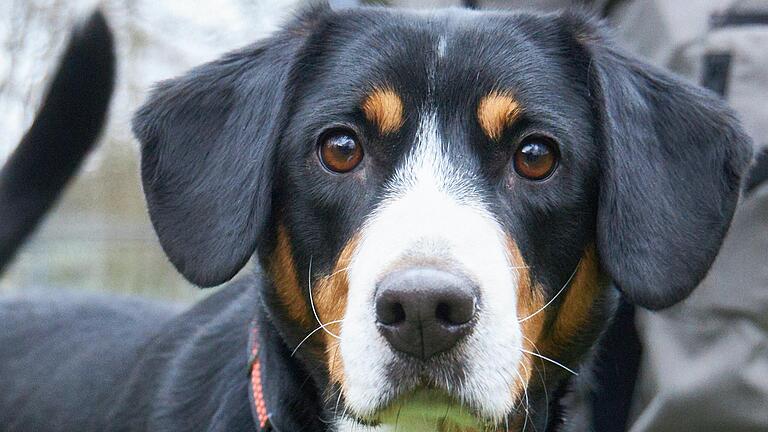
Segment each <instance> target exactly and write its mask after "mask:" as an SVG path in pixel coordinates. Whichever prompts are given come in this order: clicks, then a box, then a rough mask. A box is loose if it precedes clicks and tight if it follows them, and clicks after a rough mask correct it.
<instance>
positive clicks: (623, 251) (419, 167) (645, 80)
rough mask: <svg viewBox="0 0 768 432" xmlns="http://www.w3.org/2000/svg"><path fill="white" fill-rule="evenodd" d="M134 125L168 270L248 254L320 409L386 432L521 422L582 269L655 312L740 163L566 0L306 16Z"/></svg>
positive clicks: (698, 247)
mask: <svg viewBox="0 0 768 432" xmlns="http://www.w3.org/2000/svg"><path fill="white" fill-rule="evenodd" d="M136 131H137V135H138V136H139V138H140V139H141V140H142V142H143V144H144V147H143V167H142V168H143V175H144V181H145V188H146V192H147V196H148V203H149V206H150V212H151V215H152V218H153V222H154V223H155V226H156V228H157V231H158V234H159V236H160V239H161V241H162V242H163V246H164V247H165V249H166V251H167V252H168V254H169V256H170V258H171V259H172V261H173V262H174V264H176V265H177V267H178V268H179V269H180V270H181V271H182V272H183V273H184V274H185V275H186V276H187V277H188V278H190V280H192V281H194V282H196V283H199V284H202V285H212V284H217V283H221V282H223V281H225V280H227V279H229V278H230V277H231V276H232V275H233V274H234V273H235V272H236V271H238V270H239V269H240V267H242V265H243V264H244V262H245V261H246V260H247V259H248V257H249V256H250V255H251V254H252V253H253V252H254V249H256V250H258V255H259V258H260V261H261V263H262V265H263V267H264V268H265V269H266V270H267V272H268V274H269V275H270V276H271V278H272V280H273V282H274V284H273V286H271V287H270V288H269V289H267V292H265V293H263V294H264V298H265V299H266V300H267V301H266V303H267V304H268V307H269V308H270V310H271V314H272V316H274V317H275V318H274V319H275V321H276V325H277V326H278V327H279V328H280V329H281V333H282V334H283V335H284V338H285V339H286V343H287V344H288V345H289V346H291V347H296V346H298V345H299V344H304V345H303V346H302V347H300V349H299V350H298V351H297V352H296V354H297V355H298V357H299V358H301V361H302V362H303V364H305V366H306V367H307V369H309V370H310V373H311V374H312V375H313V376H314V377H315V380H316V381H317V382H316V385H318V386H320V387H322V389H321V390H322V391H323V392H324V395H325V396H326V399H327V400H328V401H329V402H328V409H329V411H331V413H332V414H337V413H338V418H337V420H340V419H341V417H342V415H341V413H344V415H343V417H344V418H347V419H350V420H348V421H351V422H359V423H365V424H384V425H386V424H394V423H399V424H401V425H410V426H407V427H409V428H410V429H407V430H422V429H424V430H485V429H486V428H488V429H494V428H496V427H499V426H503V427H505V428H507V429H515V428H516V429H521V428H522V429H525V427H526V425H527V424H528V423H529V422H530V424H531V425H535V426H537V427H540V426H539V425H541V426H543V425H544V424H545V423H546V422H547V419H546V413H547V393H546V392H547V388H549V389H550V391H551V390H552V389H553V388H555V387H557V385H558V384H559V383H560V382H561V381H562V380H563V378H564V377H566V376H568V375H569V374H571V373H573V372H574V371H573V370H574V369H578V365H579V362H580V360H582V358H583V356H584V354H585V353H586V352H587V350H588V349H589V347H590V346H591V345H592V344H593V343H594V342H595V340H596V338H597V337H598V335H599V332H600V330H601V328H602V325H603V324H604V323H605V321H606V320H607V318H608V315H609V314H610V311H611V307H612V304H613V300H614V293H615V292H616V291H615V290H612V289H608V288H607V287H606V285H607V282H608V281H610V280H612V281H614V282H615V283H616V285H617V286H618V287H619V288H620V289H621V290H622V291H623V292H624V294H625V295H626V296H627V297H628V298H629V299H631V300H633V301H635V302H636V303H638V304H640V305H641V306H646V307H651V308H658V307H663V306H667V305H669V304H672V303H674V302H676V301H678V300H680V299H681V298H683V297H684V296H685V295H686V294H687V293H688V292H689V291H690V290H691V289H692V288H693V287H694V286H695V285H696V283H697V282H698V281H699V279H700V278H701V277H703V274H704V273H705V272H706V270H707V268H708V266H709V264H710V262H711V260H712V259H713V257H714V254H715V253H716V250H717V247H718V246H719V243H720V241H721V239H722V236H723V234H724V232H725V230H726V228H727V225H728V222H729V219H730V214H731V212H732V210H733V206H734V204H735V200H736V195H737V189H738V178H739V173H740V171H741V168H742V167H743V165H744V164H745V160H746V156H745V154H746V150H745V145H746V144H745V143H746V140H745V139H744V137H743V135H742V133H741V132H740V130H739V129H738V126H737V125H736V124H735V122H734V120H733V119H732V118H731V117H730V114H729V113H728V112H727V111H726V110H725V109H724V108H723V107H722V106H721V105H719V104H718V103H717V102H716V101H714V100H712V99H711V98H710V96H708V95H706V94H704V93H703V92H700V91H698V90H696V89H693V88H691V87H689V86H686V85H683V84H681V83H679V82H677V81H674V80H672V79H670V78H668V77H667V76H665V75H663V74H661V73H659V72H657V71H654V70H649V69H647V68H645V67H644V66H641V65H638V64H637V63H635V62H632V61H630V60H627V59H626V58H624V57H622V56H621V55H620V54H619V53H617V52H616V51H615V50H613V49H612V48H610V47H609V46H607V45H606V42H605V41H604V40H603V38H602V36H601V35H600V32H599V30H597V29H596V28H595V27H594V26H593V25H592V24H591V23H589V22H588V21H586V20H583V19H581V18H579V17H577V16H569V15H566V16H555V15H553V16H533V15H512V14H483V13H473V12H468V11H460V10H454V11H447V12H440V13H430V14H418V13H404V12H393V11H387V10H381V9H372V10H358V11H347V12H340V13H333V12H330V11H328V10H312V11H309V12H307V13H305V14H304V16H303V18H300V19H298V20H297V21H296V22H294V23H293V24H291V25H290V26H288V27H287V28H286V30H285V31H283V32H281V33H279V34H277V35H276V36H274V37H273V38H272V39H270V40H268V41H266V42H263V43H261V44H259V45H257V46H255V47H251V48H248V49H246V50H243V51H240V52H237V53H235V54H232V55H230V56H229V57H227V58H225V59H224V60H221V61H219V62H216V63H212V64H210V65H206V66H204V67H202V68H200V69H198V70H196V71H193V72H192V73H191V74H190V75H188V76H187V77H184V78H181V79H179V80H176V81H171V82H169V83H167V84H165V85H164V86H163V87H161V88H160V90H158V91H157V92H156V93H155V95H154V96H153V99H152V101H151V102H150V103H149V104H147V106H145V108H144V109H143V110H142V111H141V112H140V113H139V115H138V116H137V120H136ZM310 333H312V337H310V338H309V339H307V338H306V336H307V335H308V334H310ZM318 370H320V371H321V372H317V371H318ZM531 407H535V413H534V412H532V411H533V410H534V409H533V408H531ZM494 430H495V429H494Z"/></svg>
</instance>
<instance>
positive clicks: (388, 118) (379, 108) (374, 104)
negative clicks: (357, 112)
mask: <svg viewBox="0 0 768 432" xmlns="http://www.w3.org/2000/svg"><path fill="white" fill-rule="evenodd" d="M363 112H364V113H365V117H366V118H367V119H368V121H370V122H372V123H374V124H376V126H377V127H378V128H379V132H381V134H382V135H386V134H389V133H392V132H396V131H397V130H398V129H400V127H402V126H403V121H404V120H403V100H402V99H401V98H400V96H399V95H398V94H397V93H395V91H394V90H392V89H389V88H383V89H375V90H374V91H373V92H371V94H369V95H368V97H366V98H365V100H364V101H363Z"/></svg>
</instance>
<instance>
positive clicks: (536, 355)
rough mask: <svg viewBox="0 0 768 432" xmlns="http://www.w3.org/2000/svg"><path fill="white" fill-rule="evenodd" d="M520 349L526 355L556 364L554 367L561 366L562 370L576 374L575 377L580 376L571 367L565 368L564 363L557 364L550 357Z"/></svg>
mask: <svg viewBox="0 0 768 432" xmlns="http://www.w3.org/2000/svg"><path fill="white" fill-rule="evenodd" d="M518 349H519V350H520V351H522V352H524V353H526V354H530V355H532V356H534V357H538V358H540V359H542V360H546V361H548V362H550V363H552V364H554V365H556V366H560V367H561V368H563V369H565V370H566V371H568V372H570V373H572V374H574V375H575V376H578V375H579V374H578V373H576V372H575V371H574V370H573V369H571V368H569V367H567V366H564V365H563V364H562V363H559V362H557V361H555V360H552V359H551V358H549V357H546V356H543V355H541V354H538V353H535V352H533V351H528V350H526V349H523V348H518Z"/></svg>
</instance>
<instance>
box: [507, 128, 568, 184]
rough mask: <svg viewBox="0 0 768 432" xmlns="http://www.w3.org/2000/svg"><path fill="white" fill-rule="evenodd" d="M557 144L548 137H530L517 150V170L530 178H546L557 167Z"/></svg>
mask: <svg viewBox="0 0 768 432" xmlns="http://www.w3.org/2000/svg"><path fill="white" fill-rule="evenodd" d="M557 160H558V154H557V145H556V144H555V142H554V141H552V140H551V139H549V138H546V137H539V136H532V137H528V138H526V139H525V140H523V142H522V143H521V144H520V145H519V146H518V147H517V150H516V151H515V171H516V172H517V173H518V174H519V175H520V176H521V177H524V178H527V179H529V180H544V179H545V178H547V177H549V176H550V175H551V174H552V172H554V171H555V168H557Z"/></svg>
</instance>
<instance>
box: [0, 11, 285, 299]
mask: <svg viewBox="0 0 768 432" xmlns="http://www.w3.org/2000/svg"><path fill="white" fill-rule="evenodd" d="M296 3H297V0H198V1H194V2H191V1H186V0H163V1H145V0H104V1H100V2H95V1H93V0H0V130H2V131H3V133H2V134H0V165H2V162H4V161H5V159H6V158H7V157H8V156H9V154H10V152H11V151H12V150H13V149H14V147H15V146H16V145H17V144H18V142H19V141H20V139H21V137H22V135H23V134H24V132H25V130H26V129H27V128H28V127H29V125H30V123H31V122H32V118H33V117H34V115H35V112H36V110H37V108H38V106H39V103H40V100H41V98H42V96H43V93H44V92H45V88H46V84H47V82H48V81H49V77H50V74H51V73H52V72H53V68H54V67H55V66H56V59H57V57H58V56H59V55H60V53H61V51H62V50H63V48H64V44H65V43H66V40H67V38H68V35H69V33H70V31H71V30H72V28H73V27H74V26H75V25H76V24H77V23H78V22H79V21H80V20H81V19H82V18H83V17H85V16H87V14H88V12H89V11H90V10H91V9H93V8H94V7H96V6H99V7H101V8H103V9H104V11H105V13H106V15H107V17H108V19H109V21H110V24H111V26H112V28H113V31H114V32H115V34H116V42H117V50H118V52H117V58H118V71H119V72H118V80H117V89H116V96H115V98H114V100H113V102H112V108H111V114H110V118H109V125H108V127H107V128H106V130H105V132H104V134H103V136H102V142H101V143H100V144H99V147H98V149H97V150H96V151H95V152H94V154H92V155H91V157H90V158H89V160H88V161H87V162H86V163H85V164H84V166H83V169H82V171H81V173H80V174H79V175H78V176H77V178H76V180H75V181H74V182H73V183H72V184H71V185H70V186H69V188H68V191H67V193H66V194H65V195H64V197H63V198H62V199H61V201H60V202H59V205H58V206H57V207H56V209H55V210H54V211H53V212H51V213H50V215H49V217H48V218H47V220H46V221H45V222H44V223H43V224H42V225H41V227H40V229H39V230H38V232H37V233H36V235H35V236H34V237H33V238H32V239H31V241H30V242H28V243H27V245H26V246H25V247H24V249H23V250H22V251H21V253H20V254H19V256H18V257H17V259H16V261H15V263H14V264H13V265H12V266H11V267H10V268H9V270H8V272H7V273H6V274H4V275H3V276H2V278H0V294H2V293H9V292H12V291H14V290H18V289H20V288H22V287H23V289H25V290H29V289H36V288H37V289H43V288H53V287H55V288H57V289H60V288H64V289H77V290H91V291H92V290H109V291H116V292H120V293H131V294H142V295H147V296H151V297H161V298H172V299H189V298H194V297H195V296H197V295H199V292H200V291H199V290H197V289H194V288H193V287H192V286H190V285H189V284H188V283H187V282H186V281H184V279H183V278H181V277H180V276H179V275H178V274H177V273H176V271H175V270H174V269H173V267H172V266H171V265H170V263H169V262H168V260H167V259H166V258H165V256H164V255H163V253H162V250H161V249H160V246H159V244H158V242H157V240H156V238H155V234H154V232H153V231H152V227H151V225H150V223H149V219H148V217H147V214H146V210H145V204H144V197H143V194H142V191H141V185H140V181H139V176H138V172H139V170H138V160H139V158H138V146H137V144H136V142H135V141H134V139H133V137H132V135H131V131H130V117H131V113H132V112H133V111H135V110H136V108H137V107H138V106H139V105H140V104H141V102H142V101H143V99H144V98H145V96H146V94H147V92H148V90H149V89H150V88H151V86H152V84H153V83H155V82H157V81H159V80H162V79H167V78H170V77H173V76H176V75H179V74H181V73H183V72H184V71H185V70H187V69H189V68H191V67H193V66H195V65H198V64H200V63H203V62H206V61H209V60H213V59H215V58H216V57H218V56H220V55H221V54H223V53H224V52H226V51H229V50H232V49H234V48H237V47H240V46H242V45H245V44H247V43H249V42H252V41H253V40H255V39H258V38H261V37H264V36H265V35H267V34H269V33H270V32H271V31H273V30H274V29H275V27H276V26H277V25H278V24H279V22H280V21H281V20H282V19H283V18H284V17H285V15H287V14H290V13H291V11H292V10H293V9H294V7H295V6H296ZM41 175H44V174H43V173H41Z"/></svg>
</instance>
